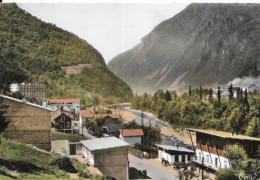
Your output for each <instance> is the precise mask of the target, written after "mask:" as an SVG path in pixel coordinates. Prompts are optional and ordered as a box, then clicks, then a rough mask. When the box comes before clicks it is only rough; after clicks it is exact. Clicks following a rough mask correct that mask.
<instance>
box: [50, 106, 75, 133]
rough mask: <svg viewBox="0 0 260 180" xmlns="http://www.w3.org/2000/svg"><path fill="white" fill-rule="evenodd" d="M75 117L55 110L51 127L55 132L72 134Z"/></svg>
mask: <svg viewBox="0 0 260 180" xmlns="http://www.w3.org/2000/svg"><path fill="white" fill-rule="evenodd" d="M74 120H75V115H73V114H72V113H70V112H67V111H63V110H57V111H56V112H54V115H53V116H52V118H51V124H52V127H53V128H54V129H55V130H56V131H60V132H65V133H73V132H74Z"/></svg>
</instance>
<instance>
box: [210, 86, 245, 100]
mask: <svg viewBox="0 0 260 180" xmlns="http://www.w3.org/2000/svg"><path fill="white" fill-rule="evenodd" d="M218 87H219V88H220V92H221V97H228V96H229V88H230V85H219V86H218ZM218 87H216V88H214V89H213V97H214V98H217V97H218ZM232 89H233V97H234V98H236V97H237V91H238V89H239V90H240V87H234V86H233V87H232Z"/></svg>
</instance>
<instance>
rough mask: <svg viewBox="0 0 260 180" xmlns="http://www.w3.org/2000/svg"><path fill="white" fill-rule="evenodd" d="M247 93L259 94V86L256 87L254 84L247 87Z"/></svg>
mask: <svg viewBox="0 0 260 180" xmlns="http://www.w3.org/2000/svg"><path fill="white" fill-rule="evenodd" d="M247 92H249V93H254V94H259V86H257V85H256V84H252V85H250V86H248V87H247Z"/></svg>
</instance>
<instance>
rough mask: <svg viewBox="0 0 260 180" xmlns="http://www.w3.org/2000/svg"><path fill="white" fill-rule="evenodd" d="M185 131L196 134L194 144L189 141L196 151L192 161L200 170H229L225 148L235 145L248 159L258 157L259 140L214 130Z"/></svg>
mask: <svg viewBox="0 0 260 180" xmlns="http://www.w3.org/2000/svg"><path fill="white" fill-rule="evenodd" d="M187 130H188V131H189V133H196V142H193V140H191V141H192V144H193V145H194V146H195V149H196V157H195V158H193V159H192V161H193V162H195V163H196V164H197V165H199V166H198V167H200V168H201V167H204V168H208V169H211V170H213V171H217V170H219V169H228V168H231V163H230V160H229V159H228V158H227V148H228V146H230V145H231V146H232V145H235V144H236V145H239V146H240V147H242V148H243V149H244V150H245V151H246V153H247V156H248V157H249V158H251V159H257V158H259V157H260V154H259V153H258V152H257V150H258V149H259V148H260V139H259V138H254V137H249V136H244V135H235V134H232V133H229V132H222V131H215V130H204V129H203V130H202V129H187Z"/></svg>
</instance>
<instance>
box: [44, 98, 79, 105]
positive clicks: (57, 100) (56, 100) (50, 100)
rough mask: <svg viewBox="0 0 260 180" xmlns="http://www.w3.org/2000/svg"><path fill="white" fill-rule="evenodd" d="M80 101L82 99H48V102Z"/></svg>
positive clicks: (65, 102)
mask: <svg viewBox="0 0 260 180" xmlns="http://www.w3.org/2000/svg"><path fill="white" fill-rule="evenodd" d="M75 102H80V99H78V98H76V99H48V104H72V103H75Z"/></svg>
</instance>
